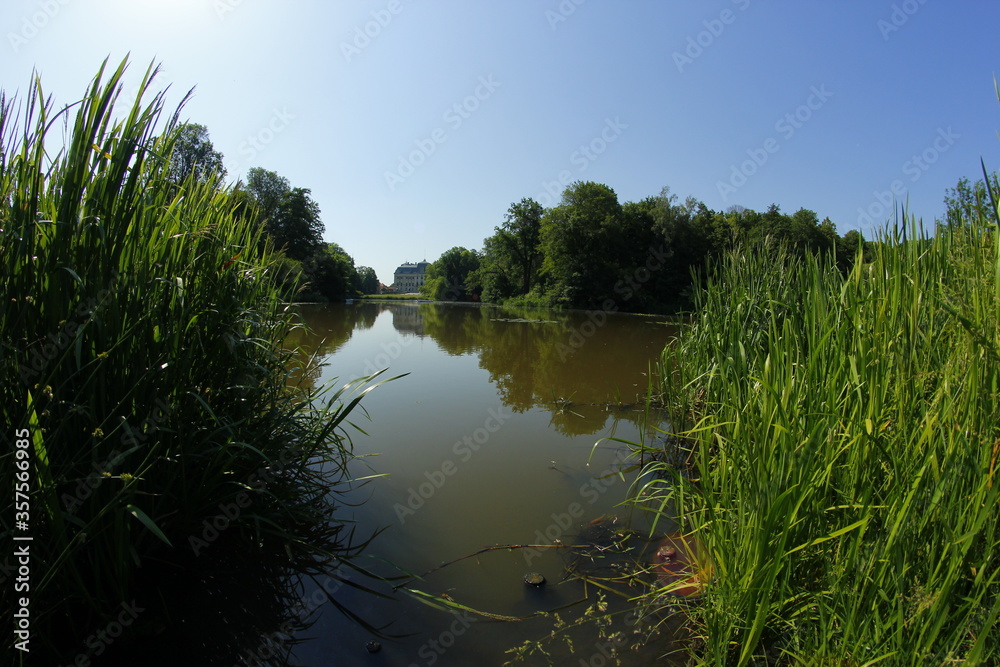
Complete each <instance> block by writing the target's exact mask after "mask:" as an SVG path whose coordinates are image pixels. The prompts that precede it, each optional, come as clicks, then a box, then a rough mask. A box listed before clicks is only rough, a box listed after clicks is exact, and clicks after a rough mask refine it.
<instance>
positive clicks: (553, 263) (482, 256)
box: [422, 173, 1000, 312]
mask: <svg viewBox="0 0 1000 667" xmlns="http://www.w3.org/2000/svg"><path fill="white" fill-rule="evenodd" d="M991 191H992V193H993V194H994V195H995V194H996V193H998V192H1000V183H998V180H997V174H995V173H994V174H992V175H990V177H989V184H987V183H986V181H985V180H980V181H978V182H976V183H970V181H969V180H968V179H965V178H963V179H961V180H959V182H958V184H957V186H956V187H955V188H953V189H949V190H948V191H947V193H946V196H945V207H946V213H945V217H944V218H943V219H941V220H938V221H937V224H939V225H947V224H952V223H953V221H954V220H967V219H969V217H970V215H975V214H979V215H982V214H983V211H985V210H987V208H988V207H989V204H990V196H991ZM764 239H770V241H771V243H772V247H775V248H777V247H779V246H780V247H784V248H787V249H789V250H790V251H791V252H793V253H799V254H805V253H824V254H827V255H831V256H833V257H834V258H835V261H836V262H837V265H838V266H839V267H840V268H841V269H842V270H843V271H845V272H846V271H848V270H849V269H850V268H851V266H852V265H853V264H854V262H855V261H856V258H857V257H858V256H859V251H860V253H861V254H860V256H861V257H862V259H864V258H866V257H869V256H870V254H871V250H872V244H873V243H876V242H877V241H866V240H865V239H864V238H863V237H862V235H861V233H860V232H858V231H856V230H850V231H848V232H847V233H845V234H844V235H843V236H841V235H839V234H838V233H837V228H836V225H835V224H834V223H833V222H832V221H831V220H830V218H829V217H825V218H823V219H822V220H820V218H819V216H818V215H817V214H816V212H815V211H811V210H809V209H806V208H801V209H799V210H798V211H796V212H794V213H792V214H787V213H783V212H782V211H781V209H780V208H779V207H778V206H777V205H775V204H772V205H771V206H770V207H768V209H767V210H766V211H763V212H759V211H754V210H752V209H749V208H745V207H742V206H733V207H730V208H729V209H727V210H725V211H714V210H712V209H710V208H709V207H708V206H706V205H705V204H704V203H703V202H701V201H699V200H697V199H695V198H694V197H688V198H686V199H685V200H684V201H683V202H681V201H679V199H678V197H677V196H676V195H674V194H671V192H670V189H669V188H666V187H665V188H663V189H662V190H661V191H660V193H659V194H658V195H655V196H652V197H647V198H645V199H643V200H641V201H638V202H625V203H622V202H620V201H619V200H618V196H617V194H616V193H615V191H614V190H613V189H612V188H611V187H609V186H607V185H604V184H601V183H594V182H583V181H578V182H576V183H572V184H571V185H570V186H569V187H567V188H566V190H565V191H564V192H563V195H562V199H561V201H560V202H559V204H558V205H556V206H553V207H551V208H543V207H542V206H541V204H539V203H538V202H537V201H535V200H534V199H530V198H524V199H521V201H519V202H516V203H513V204H511V206H510V208H508V209H507V212H506V214H505V216H504V221H503V223H502V224H501V225H499V226H497V227H496V228H494V233H493V235H492V236H490V237H488V238H486V239H485V240H484V241H483V248H482V250H478V251H477V250H468V249H466V248H462V247H455V248H451V249H450V250H447V251H446V252H444V253H443V254H442V255H441V257H440V258H438V260H437V261H435V262H434V263H432V264H431V265H430V267H428V279H427V282H426V284H425V285H424V287H423V288H422V291H423V293H424V295H425V296H427V297H429V298H434V299H439V300H474V301H475V300H481V301H484V302H490V303H505V304H508V305H535V306H555V307H568V308H604V309H607V308H608V306H609V304H613V306H614V310H623V311H629V312H674V311H677V310H681V309H685V308H687V307H689V306H690V303H691V300H690V297H691V288H692V285H693V280H694V276H695V275H696V274H697V273H698V272H700V271H702V270H704V269H705V267H706V266H707V265H708V263H709V261H710V259H711V258H712V257H718V256H720V255H721V254H722V253H723V252H724V251H725V250H727V249H730V248H732V247H734V246H737V245H740V246H745V247H748V248H761V247H762V245H761V244H760V241H762V240H764Z"/></svg>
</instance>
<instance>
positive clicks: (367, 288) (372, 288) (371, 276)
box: [357, 266, 379, 294]
mask: <svg viewBox="0 0 1000 667" xmlns="http://www.w3.org/2000/svg"><path fill="white" fill-rule="evenodd" d="M357 275H358V282H357V289H358V291H359V292H361V293H362V294H377V293H378V284H379V283H378V276H377V275H376V274H375V269H373V268H372V267H370V266H359V267H358V269H357Z"/></svg>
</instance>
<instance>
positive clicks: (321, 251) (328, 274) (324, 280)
mask: <svg viewBox="0 0 1000 667" xmlns="http://www.w3.org/2000/svg"><path fill="white" fill-rule="evenodd" d="M302 270H303V272H304V274H305V276H306V280H307V281H308V289H309V292H310V293H311V294H310V295H309V296H310V297H314V296H316V295H318V297H320V298H321V299H326V300H329V301H340V300H343V299H345V298H349V297H353V296H357V295H358V290H357V287H356V285H357V282H358V274H357V271H356V270H355V268H354V259H353V258H352V257H351V256H350V255H348V254H347V252H345V251H344V249H343V248H341V247H340V246H339V245H338V244H336V243H326V244H322V245H321V247H320V248H318V249H317V251H316V252H315V253H314V254H312V255H310V256H309V257H307V258H306V259H305V260H303V262H302Z"/></svg>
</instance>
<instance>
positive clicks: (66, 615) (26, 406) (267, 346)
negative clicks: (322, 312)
mask: <svg viewBox="0 0 1000 667" xmlns="http://www.w3.org/2000/svg"><path fill="white" fill-rule="evenodd" d="M124 70H125V64H124V63H122V65H120V66H119V67H118V68H117V69H113V70H112V69H109V68H107V67H106V66H105V67H102V68H101V71H100V73H99V74H98V76H97V77H96V78H95V80H94V81H93V83H92V85H91V86H90V88H89V90H87V92H86V95H85V96H84V97H83V98H82V99H81V100H80V101H79V102H77V103H76V104H74V105H71V106H69V107H66V108H63V109H55V108H53V105H52V102H51V100H50V99H49V98H47V97H46V96H45V94H44V93H43V89H42V86H41V82H40V81H38V80H35V81H32V85H31V86H30V88H29V91H28V92H27V93H26V94H25V95H24V98H23V99H21V100H19V101H18V100H13V99H7V98H3V99H2V101H0V228H2V231H0V265H2V267H3V268H2V272H0V283H2V292H3V294H4V306H3V308H2V310H0V369H2V379H3V381H2V383H0V387H2V389H0V392H2V394H0V412H2V420H0V421H2V422H3V424H4V432H3V436H2V441H3V449H2V452H0V479H2V480H4V482H3V490H4V492H3V500H2V501H0V534H2V537H3V540H2V541H3V543H4V544H8V545H10V544H13V542H12V541H11V540H12V538H14V537H15V536H20V537H24V536H27V537H30V538H31V541H30V543H28V542H25V543H20V542H19V544H29V545H30V568H29V569H30V576H28V577H27V581H26V584H25V587H24V588H19V589H18V590H19V591H21V593H19V594H15V587H14V585H13V580H12V579H11V578H9V575H7V574H5V575H4V580H5V582H6V583H4V585H3V586H2V587H0V591H2V593H0V596H2V604H0V608H2V612H0V617H2V624H3V626H4V627H5V628H7V629H8V630H9V629H10V628H13V627H15V623H14V616H13V615H14V613H15V611H16V610H17V609H19V608H20V607H19V606H18V605H17V604H15V598H17V597H19V596H22V595H23V596H24V597H25V598H30V638H31V639H30V646H29V648H30V653H26V652H24V653H21V652H14V651H11V649H10V645H9V644H8V647H7V649H6V650H5V654H6V655H8V656H9V657H10V658H11V659H12V660H15V659H16V658H17V655H20V656H22V657H24V658H27V656H29V655H30V663H31V664H43V663H44V664H57V663H58V664H86V662H87V661H88V660H93V659H95V658H97V657H98V656H100V659H101V661H102V664H116V663H118V662H120V663H121V664H136V662H137V661H138V662H141V663H142V664H182V663H185V662H189V661H190V660H191V659H195V658H193V657H192V656H197V660H198V662H199V664H216V663H217V662H219V661H222V662H225V664H234V662H237V663H238V664H249V663H251V662H254V661H255V660H257V661H259V662H263V663H264V664H268V663H270V662H271V661H272V660H274V661H278V662H280V660H279V658H280V657H281V655H283V654H284V653H286V652H287V646H284V645H283V642H284V640H287V639H289V638H290V636H291V633H292V632H293V631H294V630H295V629H297V628H301V627H302V626H303V625H305V624H307V623H308V619H309V617H310V615H311V612H312V609H303V608H302V606H301V605H300V604H298V601H299V598H300V594H301V586H302V582H303V579H304V578H308V577H312V578H315V579H317V582H318V583H320V584H321V585H322V588H323V590H325V591H327V592H328V593H330V594H331V596H332V594H333V592H335V591H336V589H337V588H338V587H339V586H340V585H342V584H343V583H344V582H345V581H347V580H348V579H349V578H350V577H351V576H355V578H357V573H358V572H363V570H361V569H360V568H358V566H357V565H352V560H351V558H352V555H353V554H356V553H357V551H358V549H359V548H360V547H362V546H363V545H364V541H363V540H361V539H360V538H357V537H355V536H353V534H352V531H351V530H350V525H349V523H345V522H344V521H341V520H339V519H338V518H337V517H338V514H339V513H338V509H337V497H338V493H339V492H340V491H341V490H343V489H344V488H346V486H345V485H347V484H349V481H348V479H347V476H346V475H347V471H346V468H347V465H348V463H349V461H351V459H352V455H351V442H350V439H349V437H348V434H347V433H346V432H345V431H344V430H342V429H343V427H344V426H345V425H346V423H345V421H344V420H345V418H346V417H347V416H348V415H349V413H350V412H351V410H352V409H353V408H355V407H356V406H357V404H358V401H359V400H360V398H361V392H355V391H354V390H355V389H359V388H360V386H361V384H364V383H365V382H366V381H367V380H364V379H363V380H361V381H358V383H356V384H353V385H351V386H348V387H345V388H343V389H341V390H339V391H337V392H335V393H333V394H332V395H329V394H325V393H324V392H323V391H322V389H320V390H316V391H311V390H305V389H303V388H296V387H295V386H294V385H289V384H288V382H287V378H288V377H289V375H290V373H292V371H293V369H290V368H289V366H288V365H289V363H291V361H292V355H291V353H290V352H286V351H284V350H283V348H282V347H281V343H282V341H283V340H284V338H285V336H286V334H287V332H288V330H289V327H290V326H291V320H290V317H289V315H288V314H287V313H286V310H285V308H284V306H283V303H284V301H285V300H286V299H287V298H288V297H289V296H290V290H294V289H296V287H297V285H296V282H295V279H294V277H293V278H287V276H282V275H281V271H282V267H283V264H282V263H283V261H284V259H283V257H282V255H280V254H279V253H277V252H275V250H274V249H273V248H274V241H273V240H272V239H271V238H269V237H268V235H267V233H266V229H265V228H264V227H262V226H261V225H259V224H256V223H255V221H256V220H258V219H260V218H259V213H258V212H256V211H255V210H254V208H253V207H252V206H249V205H248V201H247V198H246V197H245V196H244V195H243V192H242V191H241V190H240V189H239V188H234V187H227V186H225V185H223V184H221V183H220V182H219V180H218V174H217V173H214V172H211V171H209V172H205V171H201V170H189V171H188V172H187V173H186V174H182V175H180V176H178V173H177V171H176V169H175V168H172V167H176V164H177V162H176V161H175V160H173V159H172V156H173V155H176V151H177V149H178V147H177V141H178V140H180V139H181V138H183V136H184V135H183V133H182V132H181V128H182V125H181V124H180V123H179V122H178V116H177V114H176V113H175V114H174V115H172V116H166V117H165V114H164V110H163V97H162V94H160V95H155V96H152V98H151V99H148V100H147V101H145V102H144V101H142V98H143V95H146V94H147V93H148V91H149V89H150V86H151V83H152V80H153V78H154V77H155V74H156V71H155V70H154V69H152V68H151V69H150V70H149V71H147V74H146V77H145V79H144V81H143V84H142V86H141V88H140V91H141V92H140V95H139V96H138V97H137V99H136V100H135V102H134V103H132V101H131V100H128V101H123V100H120V99H119V92H120V89H121V81H122V76H123V73H124ZM64 123H65V127H66V131H65V133H64V134H63V135H62V136H61V137H60V136H58V134H57V130H58V129H59V128H60V127H62V126H63V124H64ZM60 140H61V141H60ZM299 194H302V193H299ZM300 199H301V198H300ZM300 203H301V202H300ZM15 438H16V441H17V446H15ZM15 473H17V475H16V476H15ZM15 482H16V484H17V487H16V488H17V490H18V491H19V492H21V495H18V496H17V497H18V502H19V507H18V510H17V511H18V512H22V511H23V512H24V513H25V514H23V515H22V514H19V515H17V517H18V518H17V523H16V524H15V507H14V499H15ZM22 499H23V500H22ZM11 551H12V550H11ZM0 558H2V559H3V560H4V561H5V562H4V572H5V573H7V572H9V564H10V560H9V559H10V558H11V552H10V551H9V552H8V553H7V554H5V555H3V556H0ZM15 571H16V564H15ZM350 583H351V585H355V586H357V585H359V584H358V582H357V581H352V582H350ZM332 599H333V600H334V604H336V598H335V597H332ZM223 600H226V601H227V602H228V604H227V606H226V611H225V613H222V612H221V611H220V610H219V607H218V606H217V605H219V604H220V603H221V601H223ZM322 601H323V602H325V601H326V597H324V599H323V600H322ZM348 613H349V612H348ZM22 627H24V626H23V623H22ZM111 628H114V632H111V631H110V630H109V629H111ZM8 637H9V635H8ZM15 653H16V654H17V655H14V654H15ZM251 654H252V655H251ZM136 655H139V657H138V658H137V657H136ZM237 655H239V656H240V657H239V658H238V659H237V658H234V656H237ZM254 664H259V663H258V662H254Z"/></svg>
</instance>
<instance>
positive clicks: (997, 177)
mask: <svg viewBox="0 0 1000 667" xmlns="http://www.w3.org/2000/svg"><path fill="white" fill-rule="evenodd" d="M989 179H990V187H989V189H987V187H986V181H985V180H983V179H979V180H978V181H976V182H975V183H972V182H970V181H969V179H968V178H965V177H964V176H963V177H962V178H960V179H959V180H958V184H957V185H956V186H955V187H954V188H949V189H948V190H946V191H945V197H944V205H945V216H944V221H943V222H944V224H947V225H949V226H952V225H968V224H970V223H971V222H972V221H973V220H986V221H990V222H996V221H997V215H998V213H997V210H996V209H995V208H994V205H993V203H992V201H991V198H990V190H992V192H993V196H994V197H1000V174H998V173H997V172H994V173H992V174H990V175H989Z"/></svg>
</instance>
